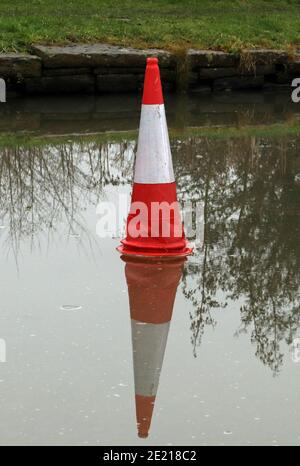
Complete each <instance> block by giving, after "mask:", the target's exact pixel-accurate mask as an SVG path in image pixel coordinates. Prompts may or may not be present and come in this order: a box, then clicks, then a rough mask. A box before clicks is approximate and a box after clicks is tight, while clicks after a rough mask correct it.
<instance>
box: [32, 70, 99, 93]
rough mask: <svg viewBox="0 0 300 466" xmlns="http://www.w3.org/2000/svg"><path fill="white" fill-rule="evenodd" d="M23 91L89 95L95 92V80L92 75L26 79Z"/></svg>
mask: <svg viewBox="0 0 300 466" xmlns="http://www.w3.org/2000/svg"><path fill="white" fill-rule="evenodd" d="M25 90H26V92H28V93H29V94H60V93H64V94H72V93H74V94H75V93H83V94H91V93H94V92H95V78H94V76H92V75H90V76H87V75H83V76H81V75H79V76H76V75H75V76H52V77H50V76H44V77H41V78H27V79H25Z"/></svg>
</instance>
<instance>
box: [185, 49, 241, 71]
mask: <svg viewBox="0 0 300 466" xmlns="http://www.w3.org/2000/svg"><path fill="white" fill-rule="evenodd" d="M187 63H188V67H189V68H190V69H195V68H202V67H204V68H208V67H212V68H217V67H222V68H227V67H235V66H238V64H239V56H238V55H236V54H233V53H226V52H218V51H213V50H194V49H190V50H188V52H187Z"/></svg>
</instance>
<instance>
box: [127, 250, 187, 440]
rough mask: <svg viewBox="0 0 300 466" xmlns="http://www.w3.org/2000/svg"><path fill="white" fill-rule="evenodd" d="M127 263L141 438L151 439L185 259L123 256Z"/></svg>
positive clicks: (137, 414)
mask: <svg viewBox="0 0 300 466" xmlns="http://www.w3.org/2000/svg"><path fill="white" fill-rule="evenodd" d="M122 260H123V261H124V262H126V266H125V275H126V281H127V286H128V294H129V305H130V316H131V329H132V346H133V366H134V384H135V404H136V420H137V427H138V436H139V437H141V438H146V437H148V433H149V429H150V424H151V419H152V414H153V408H154V403H155V398H156V393H157V389H158V384H159V376H160V372H161V368H162V364H163V359H164V353H165V348H166V343H167V338H168V333H169V327H170V321H171V318H172V312H173V305H174V301H175V296H176V290H177V286H178V283H179V281H180V279H181V275H182V270H183V263H184V261H185V260H186V259H185V257H178V258H174V259H173V260H170V261H161V262H157V260H152V262H151V260H149V259H141V258H139V259H138V258H135V257H130V256H122Z"/></svg>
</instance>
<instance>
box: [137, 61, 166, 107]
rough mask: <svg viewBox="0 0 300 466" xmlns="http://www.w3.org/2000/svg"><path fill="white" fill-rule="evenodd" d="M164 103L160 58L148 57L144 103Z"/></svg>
mask: <svg viewBox="0 0 300 466" xmlns="http://www.w3.org/2000/svg"><path fill="white" fill-rule="evenodd" d="M163 103H164V98H163V93H162V88H161V82H160V72H159V67H158V59H157V58H147V67H146V73H145V80H144V93H143V100H142V104H143V105H155V104H163Z"/></svg>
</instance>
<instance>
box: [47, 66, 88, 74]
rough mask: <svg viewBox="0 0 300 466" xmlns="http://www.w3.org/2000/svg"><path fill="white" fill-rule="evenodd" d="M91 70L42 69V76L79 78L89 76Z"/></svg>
mask: <svg viewBox="0 0 300 466" xmlns="http://www.w3.org/2000/svg"><path fill="white" fill-rule="evenodd" d="M91 73H92V69H91V68H87V67H86V68H44V69H43V76H73V75H76V76H79V75H90V74H91Z"/></svg>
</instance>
